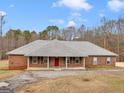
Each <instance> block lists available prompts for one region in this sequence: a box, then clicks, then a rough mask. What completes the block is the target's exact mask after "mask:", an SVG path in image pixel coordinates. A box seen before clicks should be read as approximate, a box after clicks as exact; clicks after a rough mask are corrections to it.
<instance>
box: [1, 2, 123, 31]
mask: <svg viewBox="0 0 124 93" xmlns="http://www.w3.org/2000/svg"><path fill="white" fill-rule="evenodd" d="M0 11H4V12H6V13H7V16H6V17H5V19H6V24H5V26H4V31H5V32H6V31H7V30H8V29H9V28H14V29H22V30H24V29H29V30H35V31H38V32H39V31H42V30H43V29H45V28H46V27H47V26H48V25H57V26H59V27H60V28H64V27H67V26H76V27H79V26H80V25H81V24H85V25H86V26H88V27H95V26H97V25H98V24H99V23H100V19H101V17H103V16H106V17H107V18H109V19H116V18H118V17H119V16H120V15H121V14H123V13H124V0H0Z"/></svg>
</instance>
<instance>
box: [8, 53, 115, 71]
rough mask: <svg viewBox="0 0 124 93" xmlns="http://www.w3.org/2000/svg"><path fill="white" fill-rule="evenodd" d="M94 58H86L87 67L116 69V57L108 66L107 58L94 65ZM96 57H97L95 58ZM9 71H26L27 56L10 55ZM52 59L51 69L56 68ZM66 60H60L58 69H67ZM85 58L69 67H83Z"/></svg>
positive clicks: (36, 65)
mask: <svg viewBox="0 0 124 93" xmlns="http://www.w3.org/2000/svg"><path fill="white" fill-rule="evenodd" d="M93 57H94V56H89V57H86V58H85V67H103V66H105V67H106V66H107V67H114V66H115V62H116V57H111V64H106V57H104V56H98V57H97V58H98V64H97V65H93V63H92V62H93ZM95 57H96V56H95ZM8 58H9V69H26V68H27V57H25V56H20V55H10V56H9V57H8ZM49 59H50V67H55V66H54V60H55V58H54V57H51V58H49ZM64 61H65V58H64V57H61V58H59V66H58V67H66V64H65V62H64ZM83 65H84V64H83V58H81V63H80V64H76V63H71V64H68V67H83ZM29 66H30V67H41V68H46V67H47V63H46V64H30V65H29Z"/></svg>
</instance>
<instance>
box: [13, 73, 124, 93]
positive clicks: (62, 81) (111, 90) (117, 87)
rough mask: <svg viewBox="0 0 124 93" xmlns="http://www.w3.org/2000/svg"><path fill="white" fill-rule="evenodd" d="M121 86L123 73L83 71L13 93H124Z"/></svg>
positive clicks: (41, 82) (123, 82)
mask: <svg viewBox="0 0 124 93" xmlns="http://www.w3.org/2000/svg"><path fill="white" fill-rule="evenodd" d="M77 73H78V72H77ZM51 74H53V73H51ZM123 86H124V72H123V71H95V72H94V71H86V72H85V71H83V72H82V74H80V75H72V76H70V75H69V76H63V77H55V78H51V79H47V80H39V81H38V82H36V83H33V84H28V85H26V86H23V87H21V88H18V89H17V90H16V92H15V93H124V88H123Z"/></svg>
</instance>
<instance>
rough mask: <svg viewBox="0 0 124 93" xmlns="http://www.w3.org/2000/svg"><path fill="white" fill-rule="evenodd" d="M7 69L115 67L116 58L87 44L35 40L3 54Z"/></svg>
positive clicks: (108, 52) (101, 49)
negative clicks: (7, 61)
mask: <svg viewBox="0 0 124 93" xmlns="http://www.w3.org/2000/svg"><path fill="white" fill-rule="evenodd" d="M7 55H8V59H9V69H30V68H32V69H33V68H38V69H58V68H59V69H78V68H80V69H81V68H82V69H83V68H87V67H95V66H99V67H100V66H101V67H102V66H115V62H116V57H117V54H115V53H113V52H110V51H108V50H106V49H104V48H101V47H99V46H97V45H95V44H93V43H90V42H87V41H59V40H36V41H34V42H31V43H29V44H27V45H24V46H22V47H20V48H17V49H15V50H12V51H10V52H8V53H7Z"/></svg>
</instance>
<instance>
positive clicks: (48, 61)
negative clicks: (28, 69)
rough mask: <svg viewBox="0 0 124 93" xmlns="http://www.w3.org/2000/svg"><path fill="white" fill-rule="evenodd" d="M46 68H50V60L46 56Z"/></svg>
mask: <svg viewBox="0 0 124 93" xmlns="http://www.w3.org/2000/svg"><path fill="white" fill-rule="evenodd" d="M47 68H48V69H49V68H50V60H49V57H47Z"/></svg>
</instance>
